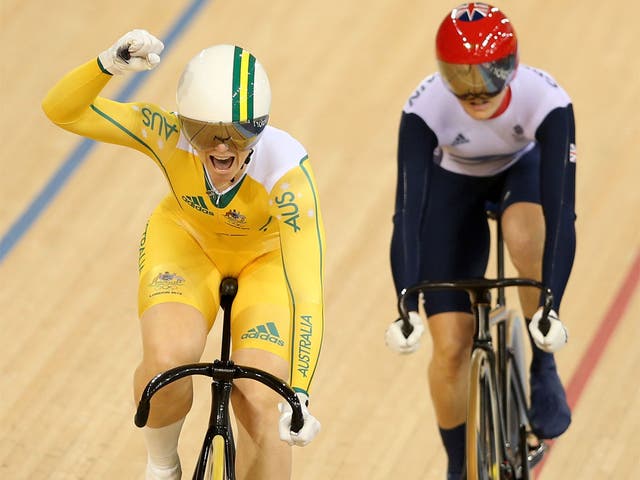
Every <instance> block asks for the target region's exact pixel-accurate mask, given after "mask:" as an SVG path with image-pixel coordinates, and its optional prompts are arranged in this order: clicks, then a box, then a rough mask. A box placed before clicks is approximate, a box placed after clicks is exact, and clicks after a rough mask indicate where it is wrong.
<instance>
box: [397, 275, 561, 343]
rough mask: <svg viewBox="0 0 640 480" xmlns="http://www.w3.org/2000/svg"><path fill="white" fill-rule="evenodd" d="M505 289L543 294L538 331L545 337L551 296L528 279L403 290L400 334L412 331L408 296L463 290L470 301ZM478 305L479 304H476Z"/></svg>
mask: <svg viewBox="0 0 640 480" xmlns="http://www.w3.org/2000/svg"><path fill="white" fill-rule="evenodd" d="M506 287H536V288H538V289H539V290H540V291H542V292H543V293H544V305H543V310H542V318H541V320H540V331H541V332H542V334H543V335H546V334H547V332H548V331H549V328H551V323H550V321H549V318H548V316H549V311H550V310H551V308H552V307H553V294H552V293H551V289H549V288H547V287H545V286H544V285H543V284H542V283H540V282H538V281H536V280H531V279H529V278H497V279H488V278H477V279H470V280H451V281H446V282H437V281H436V282H432V281H422V282H418V283H416V284H415V285H411V286H410V287H407V288H404V289H403V290H402V291H401V292H400V295H399V296H398V312H399V313H400V318H401V319H402V332H403V333H404V334H405V336H409V334H410V333H411V332H412V331H413V326H412V325H411V323H409V312H408V311H407V305H406V298H407V296H408V295H412V294H415V293H419V292H423V291H425V290H465V291H466V292H467V293H468V294H469V296H470V297H471V298H472V301H475V300H477V299H478V298H479V297H482V296H484V295H483V294H484V293H486V292H487V291H488V290H492V289H496V288H506ZM478 303H480V302H478Z"/></svg>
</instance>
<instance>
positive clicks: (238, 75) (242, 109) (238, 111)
mask: <svg viewBox="0 0 640 480" xmlns="http://www.w3.org/2000/svg"><path fill="white" fill-rule="evenodd" d="M255 66H256V59H255V57H254V56H253V55H251V54H250V53H249V52H247V51H246V50H243V49H242V48H240V47H236V48H235V51H234V55H233V90H232V98H231V101H232V105H233V107H232V115H233V117H232V119H233V120H232V121H234V122H246V121H249V120H252V119H253V76H254V74H255Z"/></svg>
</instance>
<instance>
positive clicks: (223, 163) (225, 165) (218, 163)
mask: <svg viewBox="0 0 640 480" xmlns="http://www.w3.org/2000/svg"><path fill="white" fill-rule="evenodd" d="M235 159H236V157H234V156H231V157H216V156H214V155H209V160H211V163H212V164H213V167H214V168H215V169H216V170H223V171H224V170H229V169H230V168H231V167H232V166H233V162H234V161H235Z"/></svg>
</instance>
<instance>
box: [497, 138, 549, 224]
mask: <svg viewBox="0 0 640 480" xmlns="http://www.w3.org/2000/svg"><path fill="white" fill-rule="evenodd" d="M502 176H503V182H502V185H501V188H502V191H501V192H500V193H501V198H500V199H499V200H498V201H499V203H500V211H501V212H504V211H505V210H506V209H507V208H509V206H510V205H513V204H514V203H519V202H528V203H536V204H540V149H539V147H537V146H536V147H534V148H533V149H532V150H530V151H529V152H527V153H526V154H524V155H523V156H522V158H520V160H518V161H517V162H516V163H515V164H513V165H512V166H511V167H509V169H508V170H507V171H505V172H504V173H503V174H502Z"/></svg>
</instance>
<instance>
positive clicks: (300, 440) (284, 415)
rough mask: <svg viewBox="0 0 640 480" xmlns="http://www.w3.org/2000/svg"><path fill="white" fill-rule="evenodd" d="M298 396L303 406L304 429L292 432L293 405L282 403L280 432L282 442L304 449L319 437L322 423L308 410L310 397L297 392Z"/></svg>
mask: <svg viewBox="0 0 640 480" xmlns="http://www.w3.org/2000/svg"><path fill="white" fill-rule="evenodd" d="M296 395H297V396H298V398H299V399H300V405H301V406H302V419H303V420H304V424H303V425H302V428H301V429H300V431H299V432H298V433H296V432H292V431H291V416H292V415H293V412H292V410H291V405H289V403H288V402H281V403H279V404H278V410H280V422H279V424H278V430H279V431H280V440H282V441H283V442H287V443H288V444H289V445H297V446H299V447H304V446H305V445H307V444H308V443H309V442H311V440H313V439H314V438H316V435H318V432H319V431H320V422H319V421H318V419H316V417H314V416H313V415H311V414H310V413H309V410H308V409H307V407H308V406H309V397H308V396H307V395H305V394H304V393H302V392H297V393H296Z"/></svg>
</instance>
